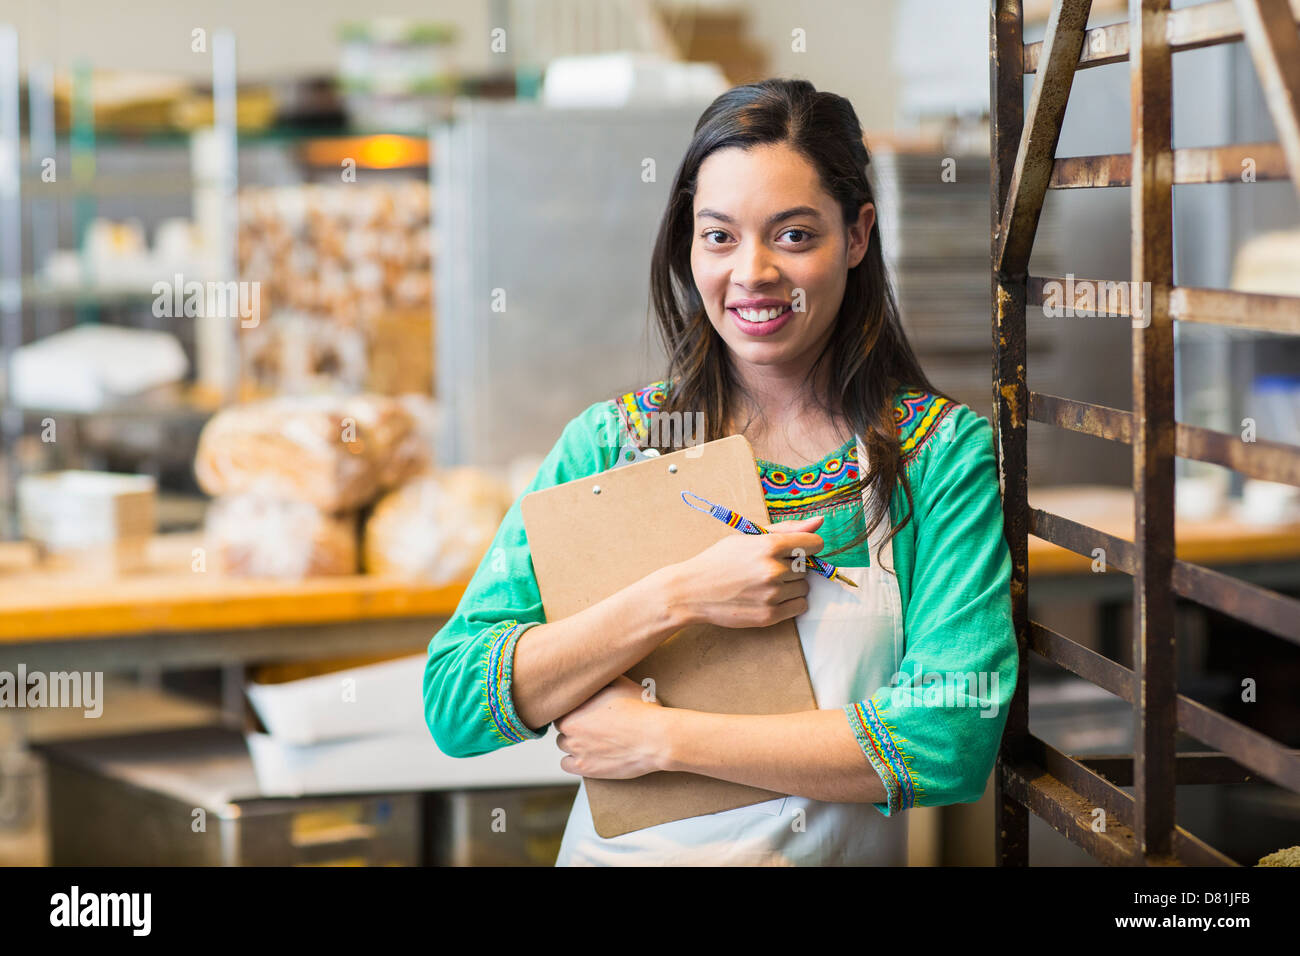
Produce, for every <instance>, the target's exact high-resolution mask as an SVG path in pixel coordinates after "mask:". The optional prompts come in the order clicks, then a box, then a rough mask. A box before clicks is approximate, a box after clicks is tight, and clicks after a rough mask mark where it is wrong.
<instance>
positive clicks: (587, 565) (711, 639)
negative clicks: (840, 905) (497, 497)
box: [520, 435, 817, 838]
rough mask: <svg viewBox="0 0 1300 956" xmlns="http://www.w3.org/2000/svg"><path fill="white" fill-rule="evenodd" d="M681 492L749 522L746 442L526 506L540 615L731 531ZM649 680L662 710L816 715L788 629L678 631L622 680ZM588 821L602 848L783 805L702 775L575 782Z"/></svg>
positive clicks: (572, 607)
mask: <svg viewBox="0 0 1300 956" xmlns="http://www.w3.org/2000/svg"><path fill="white" fill-rule="evenodd" d="M683 490H690V491H693V492H695V493H696V494H698V495H702V496H704V497H705V498H708V499H709V500H710V501H715V502H718V503H719V504H724V505H726V506H727V507H728V508H731V509H732V510H734V511H737V512H739V513H740V514H743V515H747V516H753V517H755V518H756V520H761V519H763V518H766V517H767V503H766V501H765V499H764V497H763V489H762V486H761V485H760V483H759V480H758V472H757V470H756V468H755V466H754V454H753V449H752V448H751V447H750V444H749V442H748V441H746V440H745V438H744V436H743V435H732V436H730V437H728V438H722V439H719V440H717V441H712V442H707V443H705V444H703V445H696V446H693V447H690V448H686V449H683V450H681V451H676V452H672V453H671V454H667V455H661V456H659V457H655V458H647V459H645V460H642V461H637V462H635V463H633V464H627V465H623V466H621V467H615V468H612V469H610V470H609V471H604V472H601V473H599V474H597V475H592V476H591V477H589V478H581V479H578V480H576V481H570V482H566V483H565V484H562V485H556V486H554V487H551V488H545V489H542V490H540V491H535V492H532V493H530V494H528V495H525V496H524V498H523V499H522V501H521V502H520V512H521V514H522V516H523V520H524V529H525V532H526V533H527V536H528V545H529V549H530V551H531V553H532V560H533V570H534V573H535V575H536V578H537V586H538V590H539V591H540V593H541V597H542V606H543V608H544V610H545V612H546V619H547V620H548V621H555V620H560V619H562V618H565V617H568V616H569V615H571V614H575V613H577V612H578V611H581V610H583V609H584V608H586V607H589V606H591V605H592V604H595V603H596V602H598V601H601V600H603V599H604V598H606V597H608V596H609V595H611V594H613V593H615V592H617V591H619V590H621V589H622V588H624V587H627V586H628V585H629V584H632V583H634V582H636V581H638V580H640V579H641V578H643V577H645V576H646V575H647V574H650V573H651V572H653V571H657V570H658V569H660V568H662V567H664V566H666V565H668V564H673V563H676V562H678V561H684V560H686V559H688V558H692V557H694V556H695V555H697V554H699V553H700V552H701V551H703V550H705V549H706V548H708V547H709V546H710V545H712V544H713V543H714V542H716V541H719V540H721V539H722V538H724V537H726V536H728V535H734V534H735V533H736V532H735V531H734V530H733V529H731V528H728V527H727V526H726V525H724V524H722V523H721V522H719V521H717V520H715V519H714V518H712V517H710V516H709V515H706V514H702V513H700V512H698V511H695V510H693V509H691V508H689V507H687V506H686V505H685V504H684V503H683V502H682V499H681V492H682V491H683ZM627 676H628V677H630V678H632V680H634V681H636V682H637V683H641V682H642V681H643V680H644V679H645V678H647V677H648V678H651V679H653V680H654V685H655V694H656V697H657V699H658V700H659V701H660V703H662V704H663V705H664V706H666V707H681V708H686V709H689V710H704V711H710V712H713V713H725V714H786V713H795V712H799V711H806V710H815V709H817V703H816V697H815V695H814V693H813V688H812V680H811V679H810V677H809V675H808V665H807V662H806V661H805V660H804V656H803V648H802V646H801V645H800V643H799V632H798V630H797V629H796V628H795V623H794V621H793V620H787V621H782V622H780V623H778V624H774V625H772V626H770V627H763V628H726V627H715V626H713V625H696V626H692V627H687V628H684V629H683V630H681V631H678V632H677V633H676V634H674V635H672V636H671V637H670V638H668V640H666V641H664V643H662V644H661V645H659V647H658V648H656V649H655V650H654V651H653V652H651V654H650V655H649V656H648V657H646V658H645V659H644V660H642V661H641V662H640V663H639V664H637V665H636V666H634V667H632V668H631V669H630V670H628V671H627ZM584 779H585V781H586V789H587V798H588V802H589V803H590V806H591V815H592V821H593V823H594V825H595V829H596V832H597V833H598V834H600V836H602V837H605V838H609V837H614V836H618V835H619V834H622V833H628V832H631V831H633V830H640V829H642V828H644V827H649V826H655V825H657V824H660V823H667V822H670V821H673V820H681V819H685V818H687V817H694V816H700V815H701V814H706V813H718V812H720V811H723V810H732V809H736V808H738V807H745V806H751V805H753V804H755V803H762V802H764V801H766V800H771V799H774V798H777V797H782V796H785V794H782V793H776V792H773V791H771V790H764V789H761V788H758V787H750V786H746V785H743V784H738V783H732V782H730V781H726V780H718V779H716V778H714V777H707V776H703V775H701V774H693V773H681V772H666V771H661V772H656V773H651V774H646V775H644V776H641V777H636V778H633V779H631V780H601V779H595V778H584Z"/></svg>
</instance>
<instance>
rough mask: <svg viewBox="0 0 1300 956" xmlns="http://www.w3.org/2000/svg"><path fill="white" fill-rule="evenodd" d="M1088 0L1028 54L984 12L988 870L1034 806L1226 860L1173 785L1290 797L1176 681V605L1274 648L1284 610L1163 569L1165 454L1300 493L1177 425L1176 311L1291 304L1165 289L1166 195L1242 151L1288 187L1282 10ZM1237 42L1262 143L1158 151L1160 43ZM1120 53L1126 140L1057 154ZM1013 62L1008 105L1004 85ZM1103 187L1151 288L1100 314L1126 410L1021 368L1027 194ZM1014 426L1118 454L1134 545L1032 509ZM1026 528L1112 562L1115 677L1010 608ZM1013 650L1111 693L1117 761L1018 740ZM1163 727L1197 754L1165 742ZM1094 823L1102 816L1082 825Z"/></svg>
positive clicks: (1129, 850)
mask: <svg viewBox="0 0 1300 956" xmlns="http://www.w3.org/2000/svg"><path fill="white" fill-rule="evenodd" d="M1091 7H1092V3H1091V0H1055V2H1054V3H1053V5H1052V12H1051V14H1050V17H1049V19H1048V23H1047V32H1046V35H1045V38H1044V40H1043V41H1042V42H1041V43H1031V44H1026V43H1024V36H1023V19H1022V9H1021V0H992V4H991V7H990V13H991V16H990V24H989V28H990V37H989V56H990V88H991V95H992V105H991V111H990V112H991V124H990V126H991V131H990V137H991V147H992V177H991V184H990V188H991V198H992V204H991V205H992V223H991V253H992V289H993V314H992V326H993V399H994V410H995V416H994V428H995V442H996V445H997V456H998V467H999V474H1000V476H1001V481H1002V492H1003V506H1004V511H1005V529H1006V535H1007V541H1008V544H1009V546H1010V549H1011V559H1012V580H1011V597H1012V609H1013V618H1014V622H1015V629H1016V636H1017V642H1018V643H1019V645H1020V649H1021V664H1020V671H1019V682H1018V685H1017V688H1016V695H1015V698H1014V699H1013V702H1012V707H1011V711H1010V713H1009V715H1008V721H1007V729H1006V734H1005V736H1004V739H1003V745H1002V750H1001V753H1000V754H999V760H998V765H997V772H996V778H995V788H996V790H995V802H996V806H997V813H998V821H997V822H998V825H997V828H996V829H997V833H998V837H997V856H998V862H999V865H1002V866H1025V865H1027V864H1028V856H1029V846H1028V834H1029V815H1030V814H1031V813H1032V814H1034V815H1036V816H1039V817H1041V818H1043V819H1044V820H1046V821H1047V822H1048V823H1049V824H1051V826H1052V827H1053V828H1055V829H1056V830H1057V831H1059V832H1060V833H1062V834H1064V835H1065V836H1066V837H1068V838H1069V839H1070V840H1071V841H1072V842H1074V843H1075V844H1077V845H1078V846H1080V847H1081V848H1082V849H1084V850H1085V851H1086V852H1088V853H1089V854H1090V855H1092V856H1093V857H1095V858H1097V859H1098V860H1100V861H1102V862H1104V863H1108V864H1119V865H1159V864H1180V863H1181V864H1194V865H1234V861H1233V860H1231V859H1230V858H1229V857H1227V856H1226V855H1225V854H1223V853H1221V852H1219V851H1218V850H1215V849H1214V848H1213V847H1210V846H1208V845H1207V844H1206V843H1204V842H1203V841H1202V840H1200V839H1198V838H1197V837H1196V836H1194V835H1193V834H1191V833H1189V832H1187V831H1186V830H1185V829H1183V828H1182V827H1179V826H1178V825H1177V823H1176V820H1175V815H1174V799H1175V787H1176V786H1177V785H1179V784H1184V785H1185V784H1208V783H1245V782H1251V781H1256V780H1261V779H1262V780H1268V781H1271V782H1273V783H1275V784H1277V785H1279V786H1282V787H1285V788H1287V789H1290V790H1292V791H1295V792H1300V752H1297V751H1295V750H1291V749H1290V748H1288V747H1285V746H1283V745H1282V744H1280V743H1278V742H1277V741H1275V740H1272V739H1270V738H1268V737H1266V736H1265V735H1263V734H1260V733H1258V732H1256V731H1254V730H1251V729H1250V728H1248V727H1246V726H1244V725H1242V724H1240V723H1238V722H1236V721H1233V720H1230V719H1228V718H1227V717H1225V716H1224V715H1222V714H1220V713H1217V712H1215V711H1214V710H1212V709H1210V708H1208V707H1205V706H1204V705H1202V704H1200V703H1198V702H1196V701H1194V700H1191V699H1190V698H1188V697H1185V696H1183V695H1181V694H1179V693H1178V689H1177V685H1176V677H1175V675H1176V668H1175V664H1176V655H1175V636H1174V606H1175V600H1176V598H1177V597H1183V598H1187V599H1189V600H1192V601H1194V602H1196V603H1198V604H1201V605H1203V606H1206V607H1209V608H1212V609H1214V610H1217V611H1219V612H1221V613H1224V614H1227V615H1229V616H1231V617H1234V618H1236V619H1238V620H1240V621H1242V622H1245V623H1248V624H1250V625H1253V626H1254V627H1257V628H1260V629H1263V630H1265V631H1268V632H1270V633H1272V634H1275V635H1277V636H1278V637H1281V638H1283V639H1284V640H1288V641H1291V642H1293V643H1300V601H1297V600H1295V599H1294V598H1291V597H1288V596H1285V595H1283V594H1279V593H1277V592H1274V591H1270V590H1267V589H1264V588H1260V587H1256V586H1253V585H1250V584H1246V583H1244V582H1242V581H1239V580H1236V579H1234V578H1231V577H1228V576H1226V575H1223V574H1220V573H1219V572H1216V571H1212V570H1210V569H1208V568H1204V567H1201V566H1198V565H1194V564H1191V563H1188V562H1184V561H1178V560H1176V559H1175V556H1174V459H1175V458H1176V457H1181V458H1186V459H1193V460H1197V461H1202V462H1210V463H1213V464H1216V465H1220V466H1222V467H1225V468H1229V469H1232V470H1234V471H1236V472H1239V473H1241V474H1244V475H1248V476H1251V477H1255V478H1262V479H1265V480H1271V481H1280V482H1286V483H1290V484H1297V485H1300V449H1297V448H1294V447H1291V446H1288V445H1282V444H1278V443H1272V442H1265V441H1259V442H1244V441H1242V440H1241V439H1240V438H1239V437H1238V436H1236V435H1230V434H1225V433H1222V432H1217V431H1213V430H1210V429H1205V428H1196V427H1191V426H1188V425H1183V424H1180V423H1178V422H1177V421H1176V420H1175V417H1174V323H1175V321H1177V322H1187V323H1202V324H1209V325H1214V326H1226V327H1233V328H1238V329H1252V330H1259V331H1266V332H1273V333H1282V334H1286V335H1297V334H1300V297H1289V296H1275V295H1261V294H1248V293H1241V292H1228V291H1221V290H1215V289H1199V288H1189V287H1183V286H1175V285H1174V284H1173V250H1172V233H1173V228H1172V227H1173V187H1174V185H1175V184H1179V185H1181V184H1185V183H1226V182H1232V181H1234V180H1237V179H1238V177H1240V175H1241V172H1242V168H1243V166H1242V161H1243V160H1245V159H1250V160H1253V161H1254V168H1255V176H1256V179H1257V180H1265V179H1287V178H1290V179H1291V180H1292V182H1293V183H1294V184H1295V186H1296V189H1297V190H1298V191H1300V115H1298V108H1300V38H1297V33H1296V23H1297V20H1300V2H1298V0H1290V2H1289V3H1288V0H1214V2H1209V3H1202V4H1199V5H1197V6H1193V7H1186V8H1183V9H1179V10H1171V9H1170V0H1130V3H1129V20H1128V22H1123V23H1116V24H1111V25H1108V26H1102V27H1096V28H1093V29H1088V28H1087V22H1088V16H1089V13H1090V9H1091ZM1240 40H1244V41H1245V43H1246V45H1247V47H1248V49H1249V51H1250V54H1251V57H1252V59H1253V60H1254V63H1255V66H1256V69H1257V71H1258V72H1259V75H1260V78H1261V80H1262V82H1263V85H1264V89H1265V92H1266V96H1267V100H1268V105H1269V110H1270V113H1271V115H1272V117H1273V120H1274V123H1275V125H1276V127H1277V130H1278V139H1279V142H1277V143H1247V144H1242V143H1237V144H1231V145H1227V146H1212V147H1198V148H1187V149H1177V150H1175V149H1173V147H1172V122H1171V100H1172V92H1173V91H1172V83H1171V60H1172V54H1174V53H1176V52H1178V51H1180V50H1191V49H1196V48H1199V47H1204V46H1210V45H1214V44H1220V43H1231V42H1236V41H1240ZM1123 61H1128V63H1129V65H1130V77H1131V84H1132V113H1131V122H1132V137H1131V141H1132V152H1131V153H1130V154H1128V155H1124V154H1119V155H1103V156H1083V157H1075V158H1069V159H1057V158H1056V156H1055V153H1056V146H1057V140H1058V137H1059V135H1060V130H1061V124H1062V120H1063V118H1064V115H1065V108H1066V104H1067V102H1068V100H1069V95H1070V87H1071V84H1072V81H1073V78H1074V75H1075V71H1076V70H1082V69H1088V68H1091V67H1095V66H1100V65H1103V64H1112V63H1120V62H1123ZM1033 74H1037V80H1036V82H1035V84H1034V88H1033V93H1032V96H1031V97H1030V100H1029V104H1028V107H1027V108H1026V107H1025V105H1024V93H1023V82H1024V77H1025V76H1026V75H1033ZM1114 186H1130V187H1131V228H1132V244H1131V256H1132V282H1133V283H1136V286H1135V287H1134V288H1137V289H1141V288H1144V286H1143V283H1150V294H1149V296H1144V299H1145V301H1143V302H1142V305H1143V312H1141V313H1139V314H1138V315H1137V316H1135V314H1134V313H1135V310H1134V309H1133V308H1132V307H1131V304H1130V305H1128V306H1126V307H1124V308H1118V309H1113V310H1112V309H1105V310H1100V311H1103V313H1104V314H1107V315H1110V316H1113V317H1115V318H1121V319H1122V318H1128V319H1130V320H1131V321H1132V323H1133V411H1132V412H1127V411H1122V410H1119V409H1114V408H1109V407H1106V406H1101V405H1096V404H1091V403H1086V402H1080V401H1075V400H1072V399H1069V398H1062V397H1058V396H1054V395H1048V394H1044V393H1040V392H1031V391H1030V390H1029V388H1028V386H1027V385H1026V377H1025V364H1026V352H1027V349H1026V331H1027V328H1026V309H1027V307H1029V306H1041V305H1043V303H1044V301H1045V294H1046V293H1047V291H1048V290H1049V289H1050V288H1051V287H1050V286H1049V285H1048V284H1049V283H1051V282H1062V281H1063V280H1061V279H1056V278H1051V277H1036V276H1030V275H1028V263H1029V257H1030V253H1031V251H1032V248H1033V244H1034V234H1035V230H1036V228H1037V224H1038V219H1039V215H1040V213H1041V210H1042V204H1043V199H1044V197H1045V196H1046V194H1047V190H1048V189H1066V188H1104V187H1114ZM1076 281H1078V280H1076ZM1125 284H1126V285H1127V284H1128V283H1127V282H1126V283H1125ZM1108 304H1109V303H1108ZM1029 421H1035V422H1040V423H1043V424H1047V425H1052V426H1056V427H1058V428H1063V429H1068V430H1071V431H1076V432H1080V433H1083V434H1087V435H1092V436H1094V437H1097V438H1102V439H1107V440H1110V441H1119V442H1123V443H1125V444H1129V445H1132V447H1133V473H1134V501H1135V506H1136V520H1135V528H1134V536H1133V540H1132V541H1126V540H1123V539H1121V538H1117V537H1114V536H1112V535H1108V534H1104V533H1102V532H1100V531H1097V530H1095V529H1093V528H1089V527H1087V526H1084V525H1081V524H1078V523H1076V522H1072V521H1068V520H1066V519H1064V518H1062V517H1060V516H1058V515H1054V514H1051V513H1049V512H1046V511H1043V510H1039V509H1030V507H1029V503H1028V479H1027V460H1026V459H1027V452H1026V438H1027V424H1028V422H1029ZM1030 534H1033V535H1035V536H1037V537H1040V538H1043V539H1044V540H1047V541H1050V542H1052V543H1053V544H1056V545H1059V546H1061V547H1064V548H1067V549H1069V550H1071V551H1074V552H1076V553H1078V554H1082V555H1085V556H1093V555H1095V551H1094V549H1097V548H1100V549H1102V550H1103V551H1104V554H1105V556H1106V559H1107V562H1108V564H1109V565H1110V566H1111V567H1113V568H1116V569H1118V570H1121V571H1123V572H1125V573H1127V574H1129V575H1131V576H1132V578H1133V599H1134V606H1135V613H1134V631H1133V660H1134V662H1135V667H1134V668H1132V669H1130V668H1127V667H1124V666H1122V665H1120V664H1119V663H1117V662H1116V661H1113V660H1111V659H1109V658H1107V657H1104V656H1102V655H1100V654H1098V653H1096V652H1094V651H1092V650H1090V649H1088V648H1086V647H1084V646H1083V645H1081V644H1079V643H1077V642H1076V641H1074V640H1072V639H1070V638H1069V637H1067V636H1065V635H1062V634H1059V633H1057V632H1055V631H1052V630H1050V629H1049V628H1046V627H1044V626H1042V625H1040V624H1038V623H1036V622H1034V621H1031V620H1030V619H1029V615H1028V597H1029V576H1028V557H1027V539H1028V535H1030ZM1029 651H1032V652H1034V653H1035V654H1038V655H1040V656H1041V657H1043V658H1045V659H1046V660H1048V661H1051V662H1053V663H1055V664H1057V665H1058V666H1060V667H1062V668H1064V669H1065V670H1067V671H1070V672H1071V673H1073V674H1076V675H1078V676H1079V677H1082V678H1084V679H1085V680H1088V681H1090V682H1091V683H1093V684H1096V685H1097V686H1099V687H1101V688H1103V689H1105V690H1107V691H1109V692H1110V693H1112V694H1114V695H1115V696H1117V697H1119V698H1120V699H1122V700H1124V701H1126V702H1128V703H1130V704H1131V705H1132V706H1133V714H1134V730H1135V734H1134V739H1135V746H1134V750H1135V752H1134V753H1133V754H1132V755H1131V756H1122V757H1107V758H1081V759H1075V758H1074V757H1071V756H1069V755H1067V754H1063V753H1061V752H1059V751H1057V750H1056V749H1054V748H1053V747H1051V746H1050V745H1048V744H1047V743H1046V742H1044V741H1043V740H1041V739H1039V738H1038V737H1035V736H1033V735H1032V734H1030V732H1029V726H1028V686H1027V667H1026V653H1027V652H1029ZM1179 731H1182V732H1183V733H1186V734H1188V735H1190V736H1192V737H1195V738H1196V739H1197V740H1200V741H1201V742H1203V743H1204V744H1206V745H1208V746H1210V747H1213V748H1215V749H1214V750H1211V751H1205V752H1194V753H1193V752H1178V751H1177V750H1176V746H1175V744H1176V736H1177V734H1178V732H1179ZM1125 787H1132V788H1133V793H1132V794H1131V795H1130V794H1129V793H1127V792H1125V790H1124V789H1123V788H1125ZM1099 810H1100V811H1104V817H1103V816H1102V814H1100V813H1098V811H1099ZM1099 818H1101V819H1105V820H1106V821H1107V823H1106V825H1105V826H1104V827H1097V826H1096V825H1095V823H1096V821H1097V820H1098V819H1099Z"/></svg>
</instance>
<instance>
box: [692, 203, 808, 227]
mask: <svg viewBox="0 0 1300 956" xmlns="http://www.w3.org/2000/svg"><path fill="white" fill-rule="evenodd" d="M794 216H812V217H815V218H817V219H820V218H821V213H820V212H818V211H817V210H816V209H814V208H813V207H812V206H795V207H794V208H792V209H786V210H784V211H782V212H778V213H774V214H773V215H771V216H768V217H767V223H766V225H769V226H770V225H772V224H773V223H778V222H780V221H781V220H783V219H790V218H792V217H794ZM695 218H696V219H717V220H718V221H719V222H728V223H732V224H734V223H735V221H736V220H734V219H732V218H731V217H730V216H728V215H727V214H726V213H721V212H718V211H717V210H716V209H701V210H700V211H699V212H697V213H696V214H695Z"/></svg>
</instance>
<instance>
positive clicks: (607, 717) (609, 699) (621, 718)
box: [555, 675, 664, 780]
mask: <svg viewBox="0 0 1300 956" xmlns="http://www.w3.org/2000/svg"><path fill="white" fill-rule="evenodd" d="M663 713H664V709H663V707H662V706H661V705H660V704H659V702H658V701H657V700H655V699H653V698H651V699H649V700H647V699H645V698H644V697H643V696H642V690H641V685H640V684H638V683H637V682H636V681H634V680H631V679H630V678H628V677H625V676H623V675H619V676H618V677H616V678H615V679H614V680H613V681H612V682H611V683H610V684H609V685H608V686H606V687H605V688H604V689H603V690H601V691H599V692H598V693H596V694H595V695H594V696H593V697H592V698H591V699H590V700H588V701H587V702H586V703H584V704H582V705H580V706H579V707H577V708H576V709H575V710H573V711H571V712H569V713H567V714H565V715H564V716H563V717H561V718H559V719H558V720H557V721H555V729H556V730H557V731H559V737H558V738H557V739H556V743H557V744H558V745H559V748H560V749H561V750H563V751H564V752H565V753H566V754H567V755H568V756H566V757H564V758H563V759H561V760H560V769H562V770H564V771H565V772H566V773H573V774H578V775H580V776H583V777H600V778H604V779H608V780H627V779H630V778H632V777H640V776H642V775H644V774H647V773H652V772H654V771H656V770H659V769H662V768H661V766H660V761H661V759H662V757H663V752H664V737H663V721H662V720H661V717H662V715H663Z"/></svg>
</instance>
